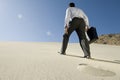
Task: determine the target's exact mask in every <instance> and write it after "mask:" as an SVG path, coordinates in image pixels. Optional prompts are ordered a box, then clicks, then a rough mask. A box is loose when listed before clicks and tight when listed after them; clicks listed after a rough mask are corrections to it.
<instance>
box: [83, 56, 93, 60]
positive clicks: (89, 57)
mask: <svg viewBox="0 0 120 80" xmlns="http://www.w3.org/2000/svg"><path fill="white" fill-rule="evenodd" d="M83 58H87V59H91V56H84V57H83Z"/></svg>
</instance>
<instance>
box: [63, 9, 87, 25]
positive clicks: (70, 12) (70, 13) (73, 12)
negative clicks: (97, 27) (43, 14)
mask: <svg viewBox="0 0 120 80" xmlns="http://www.w3.org/2000/svg"><path fill="white" fill-rule="evenodd" d="M74 17H78V18H83V19H84V21H85V23H86V26H88V27H89V20H88V17H87V16H86V14H85V13H84V12H83V11H82V10H81V9H79V8H76V7H69V8H67V10H66V15H65V25H64V26H68V27H69V22H70V21H71V20H72V19H73V18H74Z"/></svg>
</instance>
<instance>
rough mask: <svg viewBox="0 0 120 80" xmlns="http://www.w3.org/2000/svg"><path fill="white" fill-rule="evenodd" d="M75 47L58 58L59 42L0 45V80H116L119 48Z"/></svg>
mask: <svg viewBox="0 0 120 80" xmlns="http://www.w3.org/2000/svg"><path fill="white" fill-rule="evenodd" d="M90 47H91V55H92V59H85V58H82V57H83V56H84V54H83V52H82V50H81V47H80V46H79V44H78V43H69V45H68V48H67V51H66V53H67V55H60V54H59V53H58V51H59V50H60V48H61V43H59V42H0V80H120V46H113V45H102V44H91V45H90Z"/></svg>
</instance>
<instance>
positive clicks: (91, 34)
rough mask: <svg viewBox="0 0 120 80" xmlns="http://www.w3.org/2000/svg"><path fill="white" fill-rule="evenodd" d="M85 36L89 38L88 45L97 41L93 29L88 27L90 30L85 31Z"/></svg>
mask: <svg viewBox="0 0 120 80" xmlns="http://www.w3.org/2000/svg"><path fill="white" fill-rule="evenodd" d="M87 35H88V37H89V39H90V40H89V43H93V42H95V41H96V40H97V39H98V34H97V30H96V28H95V27H90V29H88V31H87Z"/></svg>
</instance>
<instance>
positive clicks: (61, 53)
mask: <svg viewBox="0 0 120 80" xmlns="http://www.w3.org/2000/svg"><path fill="white" fill-rule="evenodd" d="M58 53H60V54H61V55H66V53H62V52H58Z"/></svg>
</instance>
